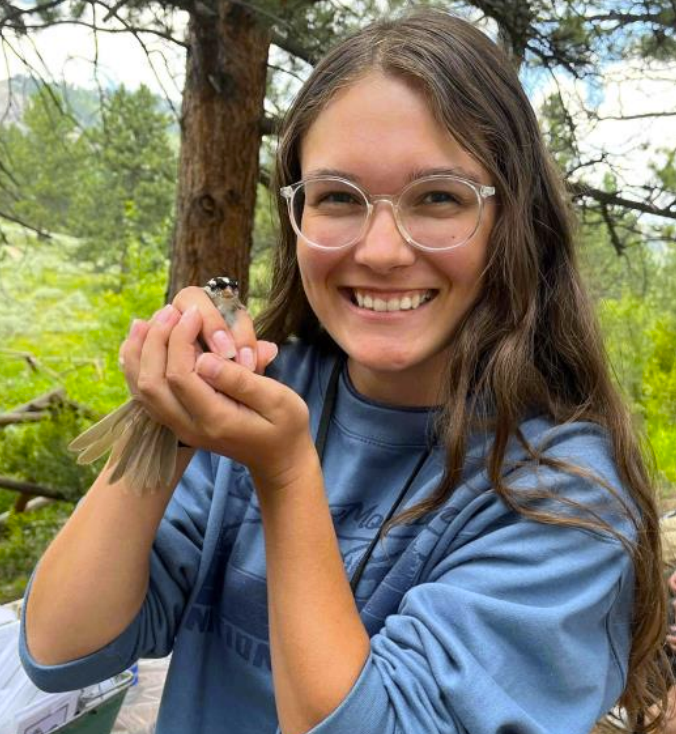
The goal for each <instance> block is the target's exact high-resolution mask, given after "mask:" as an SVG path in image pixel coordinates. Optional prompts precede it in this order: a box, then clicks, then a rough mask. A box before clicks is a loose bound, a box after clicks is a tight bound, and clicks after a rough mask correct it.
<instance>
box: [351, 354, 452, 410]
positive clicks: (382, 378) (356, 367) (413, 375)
mask: <svg viewBox="0 0 676 734" xmlns="http://www.w3.org/2000/svg"><path fill="white" fill-rule="evenodd" d="M347 369H348V372H349V375H350V380H352V384H353V385H354V387H355V389H356V390H357V392H358V393H359V394H360V395H363V396H364V397H367V398H369V399H371V400H375V401H377V402H379V403H385V404H387V405H398V406H402V407H406V408H431V407H435V406H437V405H439V404H440V403H441V398H440V395H441V381H442V375H443V369H442V365H441V364H426V365H424V366H420V365H418V366H416V367H413V368H410V369H406V370H397V371H385V370H373V369H370V368H369V367H365V366H364V365H362V364H359V363H358V362H355V361H354V360H353V359H351V358H348V360H347Z"/></svg>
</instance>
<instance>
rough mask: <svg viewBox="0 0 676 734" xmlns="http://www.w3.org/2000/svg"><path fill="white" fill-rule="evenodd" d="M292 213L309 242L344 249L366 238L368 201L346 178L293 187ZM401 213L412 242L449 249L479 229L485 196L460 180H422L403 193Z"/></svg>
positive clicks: (401, 221)
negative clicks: (359, 239) (363, 235)
mask: <svg viewBox="0 0 676 734" xmlns="http://www.w3.org/2000/svg"><path fill="white" fill-rule="evenodd" d="M292 213H293V216H294V217H295V224H296V229H297V230H299V231H300V232H301V233H302V235H303V237H305V238H306V239H307V240H309V241H310V242H311V243H314V244H316V245H319V246H320V247H326V248H338V247H345V246H347V245H348V244H352V243H353V242H354V241H356V240H357V239H358V238H359V237H360V236H362V234H363V231H364V229H365V226H366V221H367V217H368V201H367V199H366V197H365V195H364V193H363V192H362V191H361V190H360V189H358V188H357V187H356V186H354V185H353V184H351V183H350V182H348V181H341V180H336V179H315V180H311V181H306V182H305V183H303V184H302V185H301V186H300V187H298V189H297V190H296V191H295V195H294V200H293V207H292ZM398 214H399V222H400V225H401V226H402V227H403V229H404V230H405V231H406V233H407V234H408V235H409V237H410V238H411V239H413V241H414V242H416V243H417V244H419V245H422V246H423V247H427V248H434V249H436V248H439V249H449V248H451V247H457V246H458V245H461V244H463V243H464V242H466V241H467V240H468V239H469V238H470V237H471V236H472V235H473V234H474V232H475V231H476V229H477V226H478V224H479V217H480V214H481V198H480V196H479V194H478V192H477V191H476V190H475V189H474V188H472V186H470V185H469V184H468V183H466V182H464V181H462V180H461V179H456V178H452V177H448V178H446V177H443V178H440V177H438V178H434V179H427V180H425V179H421V180H420V181H416V182H414V183H413V184H411V185H410V186H409V187H408V188H407V189H406V190H405V191H404V193H403V195H402V196H401V198H400V200H399V213H398Z"/></svg>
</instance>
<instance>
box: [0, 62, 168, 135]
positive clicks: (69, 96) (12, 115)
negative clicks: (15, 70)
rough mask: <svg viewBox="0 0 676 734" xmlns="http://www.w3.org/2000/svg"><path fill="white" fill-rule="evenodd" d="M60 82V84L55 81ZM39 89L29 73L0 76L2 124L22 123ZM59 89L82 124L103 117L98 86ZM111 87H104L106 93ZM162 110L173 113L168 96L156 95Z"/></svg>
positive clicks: (85, 124) (93, 122)
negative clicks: (95, 87)
mask: <svg viewBox="0 0 676 734" xmlns="http://www.w3.org/2000/svg"><path fill="white" fill-rule="evenodd" d="M55 86H57V85H55ZM38 89H39V84H38V82H37V81H36V80H35V79H33V78H32V77H29V76H15V77H12V78H11V79H1V80H0V125H12V124H15V125H16V124H18V125H20V124H21V120H22V117H23V113H24V110H25V109H26V105H27V104H28V100H29V99H30V97H31V96H32V95H33V94H35V93H36V92H37V91H38ZM58 89H59V90H60V91H61V93H62V94H63V96H64V97H65V99H66V101H67V105H68V111H69V112H70V113H71V114H72V115H73V116H74V117H75V118H76V119H77V120H78V122H79V123H80V125H82V126H83V127H91V126H92V125H96V124H97V123H98V122H99V120H100V98H99V91H98V90H97V89H85V88H84V87H75V86H72V85H70V84H65V85H63V84H60V85H58ZM107 91H112V88H111V89H104V93H106V92H107ZM156 99H157V103H158V107H159V109H160V110H162V112H165V113H170V112H171V108H170V106H169V103H168V102H167V100H166V99H164V98H162V97H159V96H158V97H156ZM170 133H171V134H174V133H175V134H176V135H178V125H177V124H175V123H174V124H172V125H171V129H170Z"/></svg>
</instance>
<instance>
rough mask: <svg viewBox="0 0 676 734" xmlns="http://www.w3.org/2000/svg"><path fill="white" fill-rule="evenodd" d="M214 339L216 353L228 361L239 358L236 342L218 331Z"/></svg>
mask: <svg viewBox="0 0 676 734" xmlns="http://www.w3.org/2000/svg"><path fill="white" fill-rule="evenodd" d="M212 338H213V340H214V345H215V346H216V351H217V352H218V353H219V354H220V355H221V356H223V357H225V358H226V359H234V358H235V357H236V356H237V350H236V349H235V342H233V340H232V339H231V338H230V337H229V336H228V335H227V334H226V333H225V332H224V331H217V332H216V333H215V334H214V335H213V337H212Z"/></svg>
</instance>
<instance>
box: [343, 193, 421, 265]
mask: <svg viewBox="0 0 676 734" xmlns="http://www.w3.org/2000/svg"><path fill="white" fill-rule="evenodd" d="M354 259H355V261H356V262H357V263H359V264H360V265H365V266H367V267H369V268H371V270H374V271H377V272H388V271H389V270H393V269H394V268H399V267H405V266H407V265H412V264H413V263H414V262H415V259H416V253H415V250H414V248H413V247H411V246H410V245H409V244H408V242H406V240H405V238H404V236H403V234H402V233H401V232H400V231H399V227H398V226H397V222H396V219H395V217H394V205H393V204H392V202H391V201H382V200H381V201H376V202H374V209H373V214H372V215H371V220H370V221H369V223H368V225H367V228H366V232H365V233H364V235H363V237H362V238H361V239H360V240H359V241H358V242H357V244H356V246H355V250H354Z"/></svg>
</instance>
